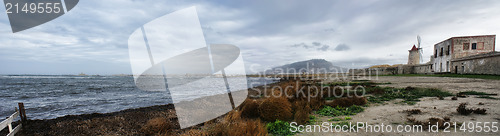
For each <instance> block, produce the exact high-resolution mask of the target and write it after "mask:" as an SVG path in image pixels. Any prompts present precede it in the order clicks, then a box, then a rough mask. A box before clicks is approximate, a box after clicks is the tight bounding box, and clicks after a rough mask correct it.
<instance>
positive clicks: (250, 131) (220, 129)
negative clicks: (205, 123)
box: [207, 119, 267, 136]
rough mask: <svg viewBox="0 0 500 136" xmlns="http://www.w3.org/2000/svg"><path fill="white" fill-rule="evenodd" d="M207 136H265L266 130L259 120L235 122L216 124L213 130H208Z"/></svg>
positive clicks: (226, 121)
mask: <svg viewBox="0 0 500 136" xmlns="http://www.w3.org/2000/svg"><path fill="white" fill-rule="evenodd" d="M207 133H208V135H210V136H213V135H216V136H240V135H255V136H265V135H267V130H266V129H265V126H264V124H263V123H262V122H261V121H260V120H259V119H257V120H245V119H241V120H236V121H228V120H225V121H224V122H221V123H217V124H216V125H215V126H214V127H213V128H211V129H209V130H208V132H207Z"/></svg>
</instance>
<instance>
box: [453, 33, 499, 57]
mask: <svg viewBox="0 0 500 136" xmlns="http://www.w3.org/2000/svg"><path fill="white" fill-rule="evenodd" d="M495 37H496V36H495V35H482V36H464V37H453V38H451V39H452V42H453V43H452V47H453V49H452V50H453V51H452V54H453V55H452V56H453V58H452V59H457V58H462V57H466V56H471V55H477V54H481V53H488V52H492V51H495ZM472 44H476V49H472Z"/></svg>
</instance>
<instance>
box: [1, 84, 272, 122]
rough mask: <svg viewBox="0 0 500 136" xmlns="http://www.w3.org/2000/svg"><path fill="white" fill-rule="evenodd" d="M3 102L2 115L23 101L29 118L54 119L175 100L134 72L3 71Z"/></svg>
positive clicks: (198, 93)
mask: <svg viewBox="0 0 500 136" xmlns="http://www.w3.org/2000/svg"><path fill="white" fill-rule="evenodd" d="M228 78H231V80H233V81H235V80H236V81H238V80H241V81H247V87H248V88H250V87H256V86H261V85H265V84H270V83H274V82H277V81H278V79H275V78H259V77H228ZM243 84H245V83H244V82H243ZM200 85H203V87H200V88H212V89H221V90H223V89H225V86H210V83H207V84H200ZM207 85H208V86H207ZM195 88H196V87H195ZM187 89H189V88H187ZM188 93H189V94H187V95H188V96H190V97H181V98H179V99H181V101H189V100H193V99H196V98H201V97H204V96H211V95H216V94H210V93H206V91H203V90H196V89H195V91H188ZM176 100H177V98H176ZM0 102H1V103H0V117H2V118H5V117H7V116H10V115H11V114H12V113H14V112H15V108H16V107H18V103H20V102H22V103H24V106H25V109H26V114H27V117H28V118H29V119H53V118H57V117H62V116H65V115H80V114H90V113H109V112H116V111H120V110H125V109H131V108H140V107H148V106H154V105H164V104H169V103H172V99H171V96H170V95H169V94H168V93H167V92H166V91H144V90H141V89H139V88H137V87H136V85H135V83H134V78H133V76H123V75H119V76H75V75H0Z"/></svg>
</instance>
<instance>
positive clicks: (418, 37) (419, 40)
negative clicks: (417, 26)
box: [417, 35, 421, 48]
mask: <svg viewBox="0 0 500 136" xmlns="http://www.w3.org/2000/svg"><path fill="white" fill-rule="evenodd" d="M417 42H418V44H417V45H418V48H420V42H421V39H420V35H417Z"/></svg>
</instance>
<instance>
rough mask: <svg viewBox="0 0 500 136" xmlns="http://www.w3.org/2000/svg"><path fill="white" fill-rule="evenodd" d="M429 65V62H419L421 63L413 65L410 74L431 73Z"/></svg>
mask: <svg viewBox="0 0 500 136" xmlns="http://www.w3.org/2000/svg"><path fill="white" fill-rule="evenodd" d="M431 73H432V70H431V65H430V64H421V65H415V66H414V67H413V73H412V74H431Z"/></svg>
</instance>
